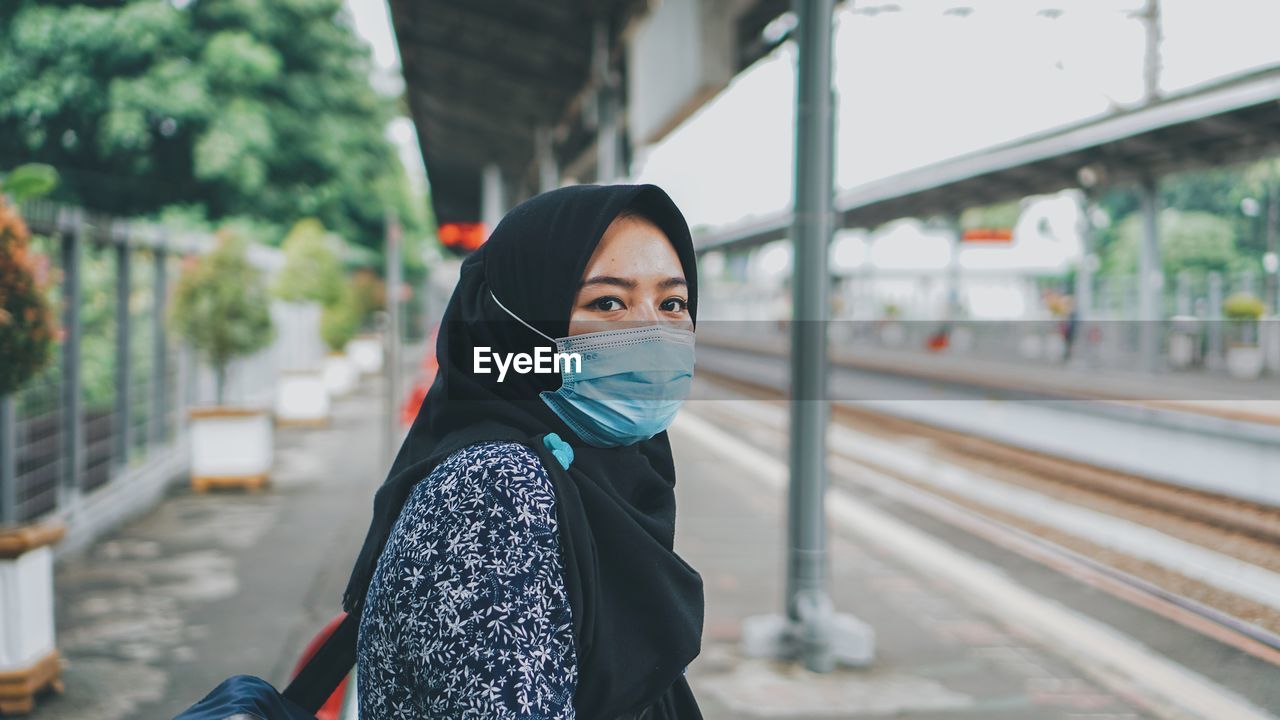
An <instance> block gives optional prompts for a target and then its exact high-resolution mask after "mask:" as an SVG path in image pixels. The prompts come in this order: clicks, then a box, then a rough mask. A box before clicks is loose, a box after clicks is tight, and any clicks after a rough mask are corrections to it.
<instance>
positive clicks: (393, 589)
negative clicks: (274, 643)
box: [356, 441, 577, 720]
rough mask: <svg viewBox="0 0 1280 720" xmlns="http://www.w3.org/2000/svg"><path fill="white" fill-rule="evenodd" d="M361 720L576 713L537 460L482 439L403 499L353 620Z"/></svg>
mask: <svg viewBox="0 0 1280 720" xmlns="http://www.w3.org/2000/svg"><path fill="white" fill-rule="evenodd" d="M356 672H357V676H356V688H357V692H358V694H359V707H360V720H383V719H384V718H388V719H391V718H412V719H413V720H422V719H426V718H449V719H450V720H453V719H455V718H486V719H493V720H506V719H507V718H520V719H521V720H526V719H527V720H545V719H550V718H556V719H557V720H561V719H564V718H573V717H574V710H573V693H574V688H575V684H576V682H577V658H576V657H575V652H574V642H573V622H572V615H571V612H570V609H569V601H568V597H567V595H566V594H565V586H564V574H563V569H562V561H561V557H560V548H559V543H558V536H557V531H556V514H555V493H554V490H553V488H552V485H551V478H550V477H549V476H548V475H547V471H546V469H545V468H544V467H543V466H542V463H541V462H540V461H539V459H538V456H537V455H535V454H534V453H533V452H532V451H531V450H529V449H528V448H527V447H525V446H524V445H520V444H518V443H511V442H501V441H489V442H482V443H477V444H475V445H471V446H469V447H466V448H463V449H461V450H459V451H457V452H455V453H453V454H452V455H450V456H449V457H448V458H447V459H446V460H445V461H444V462H442V463H441V464H440V465H438V466H437V467H436V469H435V470H434V471H432V473H431V474H430V475H429V476H428V477H427V478H426V479H425V480H423V481H422V482H419V483H418V484H417V485H416V486H415V487H414V489H413V492H412V493H411V494H410V496H409V499H408V501H407V502H406V503H405V506H404V510H403V511H402V512H401V514H400V518H399V520H397V522H396V524H395V528H394V529H393V530H392V532H391V536H390V538H389V539H388V541H387V545H386V547H385V548H384V550H383V552H382V556H381V557H380V558H379V560H378V567H377V570H376V571H375V572H374V575H373V578H372V581H371V583H370V586H369V593H368V596H367V598H366V600H365V606H364V610H363V613H362V615H361V618H360V631H359V640H358V643H357V655H356Z"/></svg>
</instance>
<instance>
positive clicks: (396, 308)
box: [384, 212, 401, 462]
mask: <svg viewBox="0 0 1280 720" xmlns="http://www.w3.org/2000/svg"><path fill="white" fill-rule="evenodd" d="M386 233H387V244H386V260H387V291H386V292H387V295H386V297H387V327H386V339H385V342H384V344H385V347H386V360H385V362H384V364H385V366H386V369H387V374H386V381H387V418H386V422H387V438H388V439H387V450H388V452H387V455H386V458H387V461H388V462H390V461H392V460H394V459H395V453H396V452H397V450H398V448H397V447H396V440H397V438H399V436H400V418H399V416H398V413H397V412H396V409H397V407H398V402H399V399H400V361H401V358H400V354H401V351H400V221H399V220H398V219H397V218H396V215H395V213H394V212H388V213H387V227H386Z"/></svg>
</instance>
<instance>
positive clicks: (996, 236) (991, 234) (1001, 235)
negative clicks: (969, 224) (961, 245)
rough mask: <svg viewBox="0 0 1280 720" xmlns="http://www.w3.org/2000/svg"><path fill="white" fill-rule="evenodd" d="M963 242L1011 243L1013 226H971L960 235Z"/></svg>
mask: <svg viewBox="0 0 1280 720" xmlns="http://www.w3.org/2000/svg"><path fill="white" fill-rule="evenodd" d="M960 241H961V242H980V243H1010V242H1013V228H971V229H969V230H965V231H964V233H963V234H961V235H960Z"/></svg>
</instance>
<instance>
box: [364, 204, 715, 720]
mask: <svg viewBox="0 0 1280 720" xmlns="http://www.w3.org/2000/svg"><path fill="white" fill-rule="evenodd" d="M696 312H697V276H696V270H695V264H694V253H693V244H692V242H691V240H690V237H689V229H688V226H687V225H686V223H685V220H684V217H683V216H682V215H681V213H680V211H679V210H678V209H677V208H676V206H675V205H674V203H672V201H671V199H670V198H669V197H668V196H667V195H666V193H664V192H663V191H662V190H660V189H659V188H657V187H655V186H652V185H619V186H574V187H565V188H561V189H559V190H553V191H551V192H548V193H544V194H542V195H539V196H537V197H534V198H532V199H530V200H528V201H526V202H524V203H521V204H520V205H518V206H517V207H515V208H514V209H512V210H511V212H509V213H508V214H507V216H506V217H505V218H504V219H503V220H502V222H501V223H499V224H498V226H497V227H496V228H495V229H494V231H493V234H492V236H491V237H490V238H489V240H488V241H487V242H486V243H485V244H484V245H483V246H481V247H480V248H479V249H478V250H476V251H475V252H474V253H473V254H471V255H470V256H469V257H467V259H466V261H465V262H463V264H462V271H461V276H460V278H459V280H458V284H457V286H456V288H455V289H454V292H453V296H452V298H451V299H450V301H449V305H448V308H447V309H446V310H445V314H444V318H443V321H442V322H441V325H440V329H439V338H438V341H437V345H436V354H437V358H438V360H439V370H438V373H437V376H436V380H435V382H434V384H433V385H432V386H431V389H430V391H429V392H428V394H427V396H426V398H425V400H424V402H423V404H422V409H421V411H420V412H419V413H418V415H417V417H416V419H415V420H414V423H413V426H412V427H411V428H410V430H409V434H408V437H407V438H406V439H405V441H404V444H403V445H402V446H401V448H400V452H399V454H398V455H397V457H396V459H395V462H394V463H393V465H392V468H391V471H390V473H389V475H388V478H387V480H386V482H385V484H384V485H383V486H382V488H381V489H380V490H379V491H378V494H377V496H376V498H375V500H374V519H373V523H372V525H371V527H370V530H369V534H368V537H367V539H366V541H365V545H364V548H363V549H362V551H361V553H360V558H359V560H358V561H357V563H356V566H355V569H354V571H353V572H352V576H351V580H350V584H349V586H348V588H347V593H346V596H345V597H344V603H343V604H344V606H346V608H347V609H348V611H350V612H353V613H359V614H360V625H359V639H358V643H357V663H356V670H357V688H358V693H359V713H360V718H361V720H383V719H384V718H385V719H390V718H401V717H405V718H463V717H468V718H471V717H474V718H486V719H487V720H502V719H503V718H572V717H577V718H581V719H583V720H587V719H590V720H614V719H615V718H635V719H636V720H640V719H641V718H643V720H688V719H697V718H701V714H700V712H699V710H698V705H697V703H696V701H695V699H694V697H693V695H692V693H691V691H690V688H689V685H688V682H687V681H686V680H685V677H684V670H685V668H686V666H687V665H688V664H689V662H690V661H692V660H693V659H694V657H696V656H697V655H698V652H699V648H700V642H701V635H702V620H703V591H702V579H701V577H700V576H699V575H698V573H697V572H696V571H695V570H694V569H693V568H692V567H690V566H689V565H688V564H686V563H685V562H684V560H682V559H681V558H680V557H679V556H677V555H676V553H675V552H673V550H672V545H673V540H674V533H675V495H674V485H675V479H676V478H675V467H674V463H673V460H672V456H671V447H670V443H669V441H668V438H667V432H666V428H667V426H668V425H669V423H670V422H671V420H672V418H673V416H674V415H675V412H676V410H677V409H678V408H679V406H680V404H681V402H682V401H683V400H684V398H685V397H686V395H687V393H688V391H689V383H690V381H691V378H692V373H693V326H694V319H695V316H696ZM481 348H485V350H483V351H481V350H480V349H481ZM536 348H547V349H555V350H562V351H565V352H570V351H576V352H578V353H579V354H580V356H581V366H580V369H579V368H574V367H572V366H571V365H570V366H568V367H567V368H562V370H563V372H554V373H538V372H529V373H521V372H517V371H516V370H513V369H512V370H509V372H507V373H506V374H505V377H502V378H500V377H499V374H498V372H496V371H494V370H495V369H494V368H492V367H491V368H488V369H489V370H490V372H481V371H480V366H479V365H478V364H477V362H476V358H477V357H479V356H480V355H482V354H484V355H486V356H489V357H500V356H504V355H505V356H507V357H517V356H518V354H520V353H526V354H533V353H534V352H535V349H536ZM570 362H571V361H570ZM642 398H644V399H642Z"/></svg>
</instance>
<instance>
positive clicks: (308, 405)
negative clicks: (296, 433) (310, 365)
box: [276, 370, 329, 425]
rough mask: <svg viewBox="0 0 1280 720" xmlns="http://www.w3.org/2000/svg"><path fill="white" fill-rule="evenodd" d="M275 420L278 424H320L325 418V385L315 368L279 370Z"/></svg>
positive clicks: (322, 376)
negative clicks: (280, 371)
mask: <svg viewBox="0 0 1280 720" xmlns="http://www.w3.org/2000/svg"><path fill="white" fill-rule="evenodd" d="M276 421H277V422H278V423H281V424H286V425H288V424H295V425H313V424H314V425H323V424H326V423H328V422H329V389H328V388H327V387H326V385H325V380H324V373H323V372H321V371H319V370H314V371H313V370H294V371H285V372H282V373H280V379H279V380H278V381H277V384H276Z"/></svg>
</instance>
